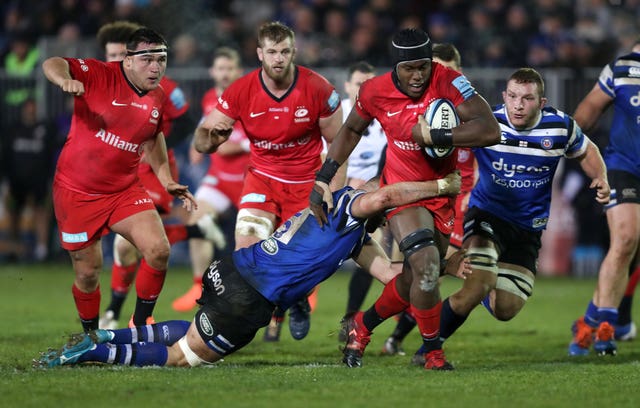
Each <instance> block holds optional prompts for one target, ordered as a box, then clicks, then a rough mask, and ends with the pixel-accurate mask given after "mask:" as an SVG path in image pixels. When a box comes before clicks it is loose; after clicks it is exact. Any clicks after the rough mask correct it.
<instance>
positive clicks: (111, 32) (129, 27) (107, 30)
mask: <svg viewBox="0 0 640 408" xmlns="http://www.w3.org/2000/svg"><path fill="white" fill-rule="evenodd" d="M140 27H141V26H140V24H137V23H134V22H131V21H125V20H121V21H114V22H113V23H108V24H105V25H103V26H102V27H100V29H99V30H98V34H96V38H97V39H98V44H100V47H102V48H103V49H104V48H105V47H106V46H107V43H118V44H126V43H127V42H128V41H129V38H131V35H132V34H133V33H135V32H136V30H137V29H139V28H140Z"/></svg>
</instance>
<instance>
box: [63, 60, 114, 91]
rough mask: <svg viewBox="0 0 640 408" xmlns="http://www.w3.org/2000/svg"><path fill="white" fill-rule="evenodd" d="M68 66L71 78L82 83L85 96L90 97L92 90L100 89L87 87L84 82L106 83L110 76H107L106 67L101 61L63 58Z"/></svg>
mask: <svg viewBox="0 0 640 408" xmlns="http://www.w3.org/2000/svg"><path fill="white" fill-rule="evenodd" d="M65 61H67V63H68V64H69V73H70V74H71V77H72V78H73V79H75V80H77V81H80V82H82V83H83V84H84V85H85V86H84V90H85V94H86V95H90V94H91V93H92V90H93V89H96V88H101V87H99V86H87V84H86V82H92V83H100V82H104V81H108V78H110V75H107V65H106V63H104V62H102V61H98V60H96V59H92V58H88V59H83V58H65Z"/></svg>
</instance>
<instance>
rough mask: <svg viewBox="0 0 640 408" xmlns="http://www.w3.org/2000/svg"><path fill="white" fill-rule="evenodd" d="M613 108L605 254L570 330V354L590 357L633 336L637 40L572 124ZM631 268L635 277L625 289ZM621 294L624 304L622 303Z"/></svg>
mask: <svg viewBox="0 0 640 408" xmlns="http://www.w3.org/2000/svg"><path fill="white" fill-rule="evenodd" d="M612 105H613V120H612V122H611V131H610V133H609V145H608V146H607V148H606V149H605V151H604V158H605V162H606V164H607V170H608V176H609V180H610V182H611V186H612V190H611V202H610V203H609V205H607V207H606V214H607V223H608V225H609V236H610V242H609V250H608V252H607V255H606V256H605V258H604V261H603V262H602V264H601V265H600V271H599V273H598V284H597V286H596V289H595V292H594V294H593V298H592V300H591V302H589V305H588V306H587V310H586V312H585V314H584V316H583V317H581V318H580V319H578V320H577V321H576V322H575V323H574V325H573V328H572V329H573V332H574V336H573V340H572V341H571V344H570V345H569V354H570V355H585V354H588V353H589V349H590V347H591V346H592V345H593V348H594V350H595V351H596V353H598V354H601V355H602V354H611V355H615V354H616V352H617V346H616V344H615V341H614V336H615V338H616V339H618V340H625V339H629V338H633V337H635V335H636V333H635V330H636V329H635V326H634V325H633V323H632V321H631V296H632V294H633V291H634V289H635V285H636V284H637V282H638V276H637V273H638V272H633V271H634V270H635V265H632V262H633V261H634V257H635V256H636V254H637V252H638V246H639V244H640V205H639V204H640V195H639V194H640V138H639V136H640V37H638V39H637V40H636V43H635V44H634V47H633V49H632V52H631V53H629V54H626V55H623V56H621V57H618V58H616V59H615V60H614V61H613V62H611V63H610V64H608V65H606V66H605V67H604V68H603V70H602V72H601V73H600V78H599V79H598V82H597V83H596V84H595V86H594V87H593V89H592V90H591V92H589V94H588V95H587V96H586V97H585V98H584V99H583V100H582V101H581V102H580V104H579V105H578V108H577V109H576V112H575V119H576V121H577V122H578V123H579V124H580V125H581V126H582V127H583V128H585V129H587V130H590V129H592V128H593V127H595V125H596V123H597V122H598V119H599V118H600V117H601V116H602V114H603V113H604V112H605V111H606V110H607V109H608V108H609V107H610V106H612ZM630 269H631V271H632V273H633V275H632V279H631V280H630V281H629V287H627V289H626V290H625V286H626V285H627V272H628V271H629V270H630ZM623 295H624V296H625V297H626V299H624V301H623V302H622V303H621V300H623ZM618 307H620V310H618ZM619 317H620V318H621V319H620V320H623V319H622V318H623V317H624V321H619Z"/></svg>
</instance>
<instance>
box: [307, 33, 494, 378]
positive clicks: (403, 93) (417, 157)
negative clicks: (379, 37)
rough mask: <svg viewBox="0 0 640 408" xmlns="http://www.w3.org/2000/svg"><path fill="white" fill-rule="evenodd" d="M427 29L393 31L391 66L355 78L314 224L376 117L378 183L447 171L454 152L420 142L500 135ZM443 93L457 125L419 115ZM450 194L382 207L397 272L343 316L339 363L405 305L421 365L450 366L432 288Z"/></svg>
mask: <svg viewBox="0 0 640 408" xmlns="http://www.w3.org/2000/svg"><path fill="white" fill-rule="evenodd" d="M431 47H432V44H431V40H430V38H429V36H428V35H427V34H426V33H425V32H424V31H422V30H420V29H417V28H410V29H404V30H401V31H399V32H398V33H396V34H395V35H394V37H393V41H392V60H393V61H392V63H393V70H392V71H391V72H387V73H385V74H383V75H380V76H377V77H374V78H372V79H370V80H368V81H366V82H365V83H363V84H362V86H361V88H360V92H359V95H358V99H357V101H356V104H355V106H354V107H353V109H352V110H351V113H350V114H349V117H348V118H347V120H346V122H345V123H344V124H343V126H342V127H341V129H340V130H339V132H338V134H337V136H336V138H335V140H334V142H333V143H332V144H331V147H330V149H329V153H328V156H327V159H326V161H325V162H324V164H323V166H322V168H321V170H320V171H319V172H318V173H317V175H316V184H315V186H314V190H313V191H312V193H311V197H310V204H311V209H312V210H313V212H314V215H315V216H316V218H317V219H318V222H320V223H321V224H323V223H325V222H326V213H325V212H324V211H325V210H326V209H327V208H324V209H323V203H326V205H327V206H328V210H329V211H330V210H331V209H332V208H333V202H332V199H331V193H330V191H329V182H330V181H331V179H332V178H333V176H334V174H335V173H336V171H337V169H338V167H339V166H340V164H342V163H343V162H344V161H345V160H346V159H347V157H348V156H349V154H350V153H351V151H352V150H353V149H354V147H355V146H356V144H357V143H358V141H359V140H360V137H361V135H362V133H363V132H364V130H365V129H366V128H367V126H368V125H369V123H370V122H371V121H373V119H377V120H378V121H379V122H380V124H381V125H382V128H383V129H384V132H385V134H386V135H387V139H388V148H387V157H386V164H385V166H384V169H383V173H382V178H381V185H383V186H384V185H389V184H394V183H397V182H401V181H422V180H435V179H439V178H441V177H443V176H444V175H446V174H447V173H449V172H451V171H453V170H454V169H455V166H456V156H455V155H449V156H448V157H446V158H442V159H433V158H430V157H428V156H427V155H426V153H425V150H424V146H432V145H436V146H441V147H450V146H487V145H492V144H495V143H498V142H499V141H500V128H499V126H498V122H497V121H496V119H495V118H494V116H493V115H492V113H491V108H490V106H489V104H488V103H487V102H486V101H485V100H484V98H482V96H480V95H479V94H478V93H477V92H476V90H475V89H474V88H473V86H471V84H470V83H469V81H468V80H467V78H466V77H465V76H464V75H462V74H461V73H459V72H456V71H454V70H450V69H447V68H445V67H443V66H442V65H440V64H437V63H434V62H433V61H432V49H431ZM435 99H448V100H449V101H451V102H452V103H453V104H454V106H455V107H456V113H457V115H458V116H459V119H460V122H461V125H459V126H457V127H454V128H453V129H431V128H430V127H429V125H428V124H427V123H426V121H425V120H424V118H423V115H424V113H425V111H426V110H427V107H428V106H429V103H430V102H432V101H433V100H435ZM454 203H455V197H434V198H429V199H425V200H421V201H417V202H414V203H411V204H408V205H404V206H398V207H396V208H393V209H391V210H389V211H388V212H387V213H386V216H387V219H388V221H389V224H390V227H391V231H392V233H393V236H394V238H395V239H396V240H397V242H398V243H399V247H400V250H401V251H402V252H403V254H404V257H405V263H404V267H403V272H402V274H400V275H399V276H397V277H396V278H394V279H393V280H392V281H391V282H389V283H388V284H387V285H386V286H385V288H384V291H383V293H382V295H381V296H380V298H379V299H378V300H377V301H376V303H375V305H374V306H373V307H372V308H371V309H369V310H367V311H366V312H364V313H363V312H358V313H356V314H355V315H354V316H353V317H351V318H350V319H348V320H347V321H346V322H345V324H346V331H347V333H349V334H348V338H347V343H346V346H345V348H344V351H343V352H344V359H343V361H344V363H345V364H347V365H348V366H350V367H357V366H360V365H361V364H362V354H363V352H364V349H365V347H366V345H367V343H368V342H369V340H370V335H371V332H372V331H373V329H374V328H375V327H376V326H377V325H379V324H380V323H381V322H382V321H383V320H385V319H387V318H388V317H391V316H393V315H395V314H397V313H399V312H402V311H403V310H405V309H407V308H409V307H410V308H411V310H412V312H413V314H414V316H415V318H416V321H417V323H418V327H419V328H420V333H421V335H422V338H423V339H424V345H425V349H426V353H425V358H426V364H425V368H426V369H436V370H442V369H451V368H452V366H451V364H449V363H448V362H447V361H446V359H445V356H444V352H443V351H442V346H441V342H440V335H439V332H440V309H441V307H442V303H441V300H440V292H439V288H438V276H439V270H440V258H441V254H442V255H444V254H445V252H446V249H447V245H448V242H449V234H450V233H451V230H452V227H453V219H454Z"/></svg>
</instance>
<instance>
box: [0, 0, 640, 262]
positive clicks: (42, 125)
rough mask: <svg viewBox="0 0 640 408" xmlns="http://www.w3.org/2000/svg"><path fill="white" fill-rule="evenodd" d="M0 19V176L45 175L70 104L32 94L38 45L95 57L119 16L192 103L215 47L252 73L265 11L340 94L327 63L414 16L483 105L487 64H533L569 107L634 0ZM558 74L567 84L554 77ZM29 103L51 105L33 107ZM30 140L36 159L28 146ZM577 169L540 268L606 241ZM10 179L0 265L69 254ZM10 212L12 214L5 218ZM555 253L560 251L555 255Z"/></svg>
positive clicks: (163, 1) (88, 3)
mask: <svg viewBox="0 0 640 408" xmlns="http://www.w3.org/2000/svg"><path fill="white" fill-rule="evenodd" d="M0 17H1V18H2V22H3V24H2V27H1V28H0V64H1V65H2V66H1V69H0V92H1V93H2V95H1V97H2V109H1V110H0V125H1V126H2V129H1V132H0V147H2V146H5V148H4V149H3V151H4V152H5V153H4V154H3V156H2V158H1V160H2V164H1V166H0V175H2V176H3V177H4V178H5V179H6V178H8V177H7V175H9V174H11V175H16V174H18V173H19V174H21V175H22V177H25V178H28V177H35V175H36V174H37V175H45V176H46V177H48V179H50V178H51V177H52V174H53V169H54V163H55V157H56V154H57V152H58V151H59V149H60V147H61V146H62V144H63V143H64V139H65V137H66V133H67V130H68V126H69V115H68V112H69V111H68V109H64V108H63V107H59V106H57V105H62V104H59V103H53V102H48V101H47V99H43V98H41V97H38V92H40V96H42V92H43V91H42V89H40V90H38V87H37V85H36V86H34V85H33V83H34V82H33V81H34V78H38V77H41V76H42V75H41V73H40V71H39V64H40V63H41V62H42V60H43V59H44V58H46V57H47V56H49V55H48V54H49V51H47V46H46V44H48V43H50V42H55V43H58V44H65V45H66V46H67V48H66V49H65V50H66V51H68V50H74V48H73V47H72V46H73V45H74V44H85V45H86V44H90V45H91V47H93V49H92V54H91V55H87V54H86V46H85V47H84V48H78V49H77V50H76V52H77V55H65V56H72V57H88V56H94V57H97V58H101V53H100V51H99V49H98V44H97V43H96V41H95V35H96V33H97V31H98V29H99V28H100V26H101V25H103V24H105V23H108V22H112V21H114V20H131V21H135V22H139V23H142V24H144V25H148V26H149V27H152V28H154V29H156V30H158V31H160V32H161V33H162V34H163V35H164V36H165V37H166V38H167V40H168V42H169V44H170V54H169V67H168V73H169V74H170V75H172V77H173V78H174V79H177V80H178V82H179V83H180V84H181V85H183V84H191V85H192V88H191V90H190V89H189V88H188V86H187V88H188V89H186V91H187V92H186V93H187V95H188V96H189V97H190V98H191V99H192V100H191V104H192V106H194V107H195V109H198V106H199V96H200V95H201V92H204V91H205V90H206V89H207V88H208V87H210V86H211V85H212V84H211V82H210V79H209V78H208V76H207V74H206V72H207V71H206V68H208V67H209V66H210V64H211V58H212V55H213V52H214V50H215V49H216V48H218V47H220V46H230V47H233V48H235V49H237V50H238V51H240V53H241V55H242V61H243V64H244V66H245V67H247V70H248V69H250V68H253V67H256V66H257V63H258V61H257V57H256V52H255V49H256V45H257V44H256V29H257V27H258V26H259V25H260V24H261V23H262V22H264V21H270V20H279V21H282V22H284V23H285V24H287V25H289V26H290V27H292V28H293V30H294V31H295V33H296V45H297V49H298V52H297V57H296V62H297V63H299V64H301V65H305V66H308V67H311V68H314V69H317V70H318V71H319V72H321V73H326V76H327V77H328V79H329V80H330V81H332V82H333V84H334V85H335V86H336V88H338V89H339V90H340V91H342V83H343V82H341V81H339V80H338V79H339V78H341V77H332V74H331V73H333V72H338V71H340V72H344V71H345V68H346V66H348V65H349V64H350V63H352V62H355V61H359V60H365V61H367V62H369V63H371V64H373V65H374V66H376V67H378V68H379V69H380V70H382V69H384V67H386V65H387V64H388V44H389V40H390V38H391V35H392V34H393V32H395V31H396V30H398V29H400V28H405V27H411V26H419V27H422V28H424V29H425V30H426V31H428V32H429V34H430V35H431V37H432V39H433V41H434V42H450V43H453V44H455V45H456V46H457V47H458V49H459V50H460V53H461V55H462V61H463V66H464V69H465V72H466V73H467V75H468V76H469V77H470V79H471V80H472V82H474V84H476V86H478V85H479V86H478V87H479V88H480V90H481V91H482V93H483V95H485V97H487V99H488V100H489V102H490V103H491V104H493V103H498V102H500V101H499V100H498V99H496V98H494V96H496V97H497V96H499V92H500V91H501V90H502V89H501V88H500V87H499V86H496V83H495V82H491V83H490V85H484V84H483V83H482V80H484V79H486V77H487V76H490V75H488V74H489V73H491V72H493V71H495V72H497V74H496V75H495V77H496V78H498V77H499V78H502V79H503V78H505V77H506V75H504V74H503V72H504V71H500V70H505V69H509V68H514V67H520V66H531V67H534V68H536V69H540V70H543V72H544V73H545V78H546V79H547V85H548V90H549V91H548V93H549V92H551V93H552V94H551V95H550V96H551V97H550V99H551V101H552V102H553V104H554V105H556V106H558V107H560V108H562V109H564V110H565V111H567V112H572V110H573V109H575V104H572V102H571V101H577V100H579V98H581V97H582V96H584V95H585V94H586V92H587V91H588V89H589V88H590V87H591V86H592V85H593V83H594V82H595V80H596V79H597V74H598V72H599V71H600V69H601V68H602V66H603V65H604V64H606V63H608V62H609V61H610V60H611V59H613V58H614V57H615V56H617V55H620V54H622V53H625V52H628V51H629V50H630V48H631V44H632V42H633V41H634V40H635V38H636V37H637V36H638V35H640V0H524V1H513V0H482V1H470V0H440V1H420V0H350V1H349V0H282V1H276V0H226V1H220V0H4V1H3V2H2V5H0ZM69 47H71V48H69ZM71 54H74V52H73V51H71ZM323 69H325V70H326V71H323ZM247 70H245V71H247ZM545 70H548V71H545ZM554 70H555V71H554ZM567 70H568V71H567ZM589 70H590V71H589ZM507 72H510V70H508V71H507ZM562 72H564V74H562ZM567 72H568V73H567ZM585 72H588V74H585ZM178 73H179V74H178ZM196 79H197V80H198V81H199V82H198V81H196ZM580 79H582V82H581V83H580V82H579V81H580ZM22 80H25V81H32V82H29V84H31V85H29V86H26V85H25V86H19V85H20V83H21V82H20V81H22ZM562 81H565V82H567V83H568V84H569V85H567V86H558V85H561V84H562V83H563V82H562ZM549 82H551V83H549ZM36 83H37V81H36ZM572 83H573V85H572ZM7 84H9V85H10V86H9V85H7ZM16 84H18V85H16ZM549 85H552V86H549ZM553 85H556V86H553ZM483 86H484V89H483ZM489 88H492V89H491V90H489ZM200 91H201V92H200ZM199 92H200V93H199ZM492 92H493V93H492ZM553 92H556V94H553ZM343 96H345V95H344V94H343ZM554 97H555V99H559V101H558V100H556V101H554V100H553V98H554ZM36 101H41V102H42V101H44V102H42V103H41V105H42V104H44V105H47V104H48V105H49V106H45V107H43V106H36ZM65 103H66V102H65ZM53 105H56V110H55V111H54V113H52V106H53ZM567 105H568V106H567ZM195 114H196V115H198V114H199V112H195ZM34 127H38V128H39V129H40V130H39V131H40V132H41V133H42V135H43V136H42V138H41V145H39V146H24V152H25V154H24V155H22V156H21V155H19V154H16V152H15V151H10V150H9V149H7V148H6V146H7V145H9V144H10V143H11V142H10V141H11V138H12V135H15V134H19V133H20V132H23V131H25V128H27V129H33V128H34ZM607 130H608V129H607V126H606V124H604V125H603V126H602V129H600V130H599V131H598V133H597V134H594V135H590V136H591V137H592V138H593V139H595V141H596V142H597V143H598V144H599V145H600V147H601V148H602V147H603V146H604V145H605V144H606V132H607ZM36 150H37V151H38V152H39V155H38V156H35V155H29V154H26V153H29V152H32V151H36ZM7 152H10V153H7ZM179 158H180V157H179ZM183 159H184V157H183ZM204 166H206V164H204V165H203V167H204ZM181 167H182V168H183V169H184V170H183V173H184V174H185V177H187V178H189V177H190V178H191V179H190V180H187V182H190V184H191V185H192V190H195V188H196V187H197V183H198V181H199V180H198V175H199V174H201V171H199V170H198V169H190V168H189V167H188V160H185V162H184V163H182V166H181ZM577 173H579V172H573V171H572V169H570V168H568V169H567V170H566V171H565V172H563V174H562V177H561V178H560V180H559V181H558V184H559V187H558V197H559V198H558V199H556V200H555V202H556V205H555V220H554V219H553V217H554V215H552V222H554V221H555V222H554V223H553V224H551V225H550V228H549V229H550V230H551V231H550V234H547V235H549V236H550V237H551V238H547V241H549V240H551V244H548V245H547V246H546V248H547V249H546V250H547V251H551V252H553V253H555V252H559V253H560V255H557V254H555V255H554V254H545V250H543V253H542V254H541V262H543V263H544V261H545V259H550V260H551V261H549V265H548V266H547V267H544V265H543V266H542V267H541V269H543V270H545V269H548V270H550V271H554V272H559V273H568V271H569V270H570V269H573V270H574V273H575V270H577V269H579V268H578V267H577V266H576V265H577V263H579V262H584V259H583V260H580V259H577V258H579V256H578V255H577V254H578V253H581V252H580V251H582V252H584V253H585V254H587V255H588V256H587V258H589V257H590V258H589V260H588V261H587V262H588V263H589V262H590V263H591V264H594V265H595V263H597V262H599V257H600V256H601V255H600V254H601V253H602V248H603V247H604V246H606V243H607V241H608V239H607V236H606V233H607V232H606V224H605V223H604V218H603V217H602V215H601V213H600V209H599V208H593V206H592V204H591V201H592V200H591V198H590V196H589V195H588V192H586V189H585V187H584V180H577V179H576V177H577V176H576V174H577ZM183 181H184V180H183ZM6 184H7V182H6V181H4V182H2V181H0V186H3V187H2V188H0V196H2V201H1V203H0V263H1V262H6V261H13V260H21V261H33V260H45V259H51V258H52V257H54V258H55V257H56V256H59V257H64V256H65V255H64V254H61V252H60V251H59V249H58V248H57V242H56V239H55V235H56V234H55V233H54V232H53V225H55V222H52V219H51V218H52V207H51V204H50V201H48V200H47V199H46V198H44V199H42V200H36V201H37V202H34V203H28V204H29V205H27V207H28V208H20V209H19V210H23V209H26V212H25V211H20V212H21V214H19V215H15V214H16V212H15V211H12V210H15V208H14V207H15V203H12V201H11V197H8V195H7V194H6V190H7V188H6ZM585 194H586V195H585ZM554 199H555V198H554ZM567 208H570V211H568V210H567ZM552 214H554V213H552ZM16 217H18V218H17V219H18V222H17V224H16V223H15V222H14V223H13V224H12V222H11V219H12V218H14V219H15V218H16ZM12 225H17V226H18V227H19V228H18V229H19V230H26V231H27V232H28V234H27V244H26V246H25V245H23V243H18V242H19V241H23V240H24V239H23V238H25V235H24V234H22V233H20V232H16V231H15V230H16V228H15V227H13V226H12ZM40 225H44V227H39V226H40ZM39 228H41V229H39ZM554 230H555V231H556V232H554ZM558 231H559V232H560V234H559V235H558ZM16 234H17V235H16ZM20 234H22V235H20ZM554 234H555V235H554ZM43 236H44V237H43ZM563 240H567V243H562V241H563ZM567 248H568V249H567ZM572 248H573V249H572ZM585 248H586V249H585ZM179 251H180V250H179V249H178V250H177V252H178V253H179ZM568 253H569V254H573V255H567V254H568ZM562 254H564V257H565V258H567V259H560V260H555V257H558V256H559V257H562ZM594 254H597V255H596V256H595V257H594V256H593V255H594ZM172 257H173V255H172ZM545 257H546V258H545ZM591 258H593V259H591ZM591 269H593V267H592V266H589V270H591ZM588 273H591V272H588V271H587V272H577V274H588Z"/></svg>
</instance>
